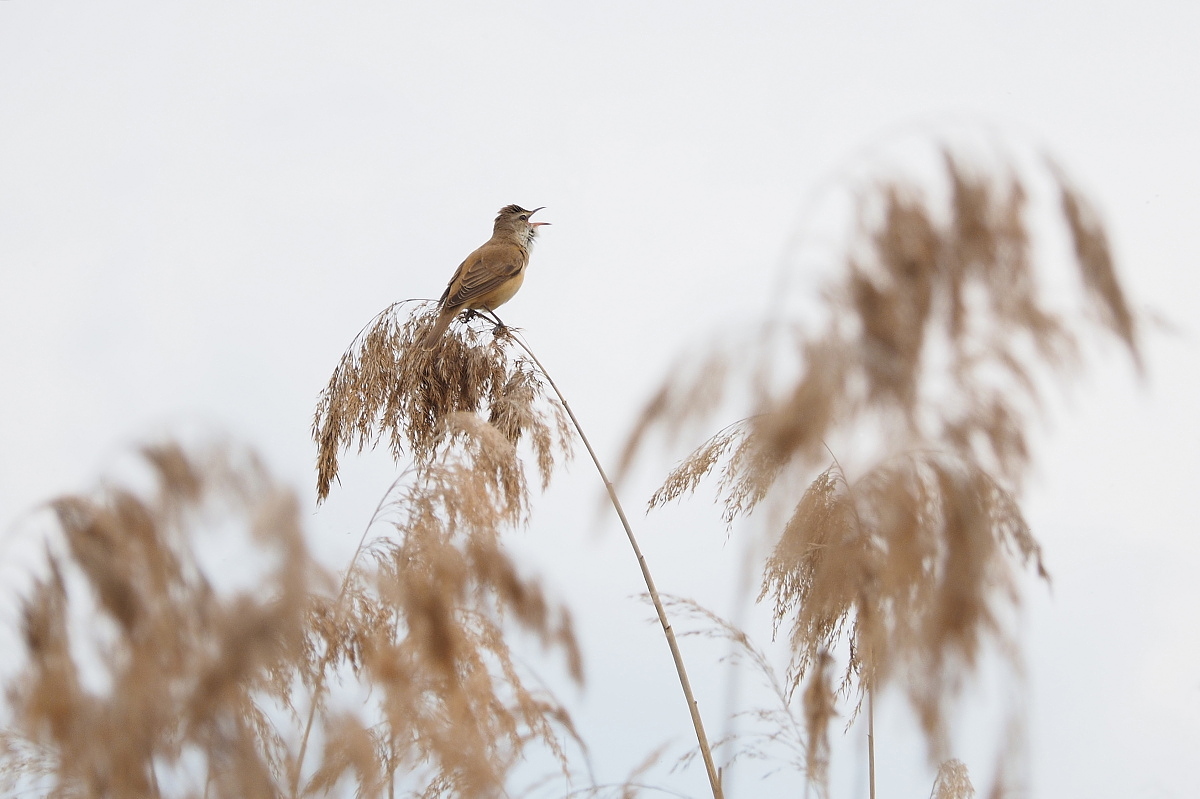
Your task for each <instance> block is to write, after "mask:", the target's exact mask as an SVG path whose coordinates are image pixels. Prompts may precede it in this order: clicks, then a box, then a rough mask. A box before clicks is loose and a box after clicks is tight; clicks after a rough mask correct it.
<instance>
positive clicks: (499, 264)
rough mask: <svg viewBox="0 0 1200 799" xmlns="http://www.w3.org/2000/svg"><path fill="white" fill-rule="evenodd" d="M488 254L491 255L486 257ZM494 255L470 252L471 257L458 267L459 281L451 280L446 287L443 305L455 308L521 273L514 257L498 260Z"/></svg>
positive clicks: (485, 294)
mask: <svg viewBox="0 0 1200 799" xmlns="http://www.w3.org/2000/svg"><path fill="white" fill-rule="evenodd" d="M489 255H490V256H491V257H488V256H489ZM495 255H496V254H495V253H472V255H471V257H470V258H468V259H467V260H466V261H465V262H464V263H463V264H462V266H460V267H459V270H460V274H461V276H462V279H461V281H451V283H450V286H448V287H447V288H448V290H449V296H448V297H447V299H446V302H445V307H447V308H455V307H458V306H460V305H466V304H467V303H470V302H471V301H473V300H478V299H480V298H482V297H486V296H487V295H488V294H490V293H491V292H493V291H495V290H496V289H497V288H499V287H500V286H502V285H504V284H505V283H507V282H508V281H509V280H512V279H513V278H514V277H516V276H517V275H519V274H520V273H521V265H520V263H519V262H518V261H517V259H516V258H515V257H514V258H512V259H511V260H509V259H504V260H500V259H497V258H496V257H495ZM455 277H456V278H457V277H458V276H457V275H456V276H455ZM455 283H457V285H455Z"/></svg>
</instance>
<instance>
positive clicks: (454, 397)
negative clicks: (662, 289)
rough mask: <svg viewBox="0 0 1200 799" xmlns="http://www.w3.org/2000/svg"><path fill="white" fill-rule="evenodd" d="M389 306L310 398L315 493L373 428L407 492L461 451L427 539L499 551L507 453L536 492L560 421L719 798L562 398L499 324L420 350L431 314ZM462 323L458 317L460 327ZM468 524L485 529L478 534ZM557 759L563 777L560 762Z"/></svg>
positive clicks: (520, 482)
mask: <svg viewBox="0 0 1200 799" xmlns="http://www.w3.org/2000/svg"><path fill="white" fill-rule="evenodd" d="M396 308H397V306H396V305H393V306H391V307H389V308H387V309H385V310H384V311H383V312H382V313H381V314H380V315H379V316H377V317H376V319H375V320H374V322H372V323H371V324H370V325H368V327H367V328H365V329H364V331H363V332H362V333H360V334H359V336H358V337H356V339H355V342H354V343H353V344H352V345H351V347H350V349H348V350H347V351H346V353H345V354H344V355H343V356H342V360H341V362H340V363H339V364H338V367H337V369H336V370H335V371H334V374H333V377H332V378H331V379H330V381H329V385H328V386H327V387H326V389H325V391H324V392H323V394H322V395H321V400H320V402H319V404H318V407H317V413H316V418H315V419H314V421H313V437H314V438H315V439H316V441H317V444H318V449H319V456H318V467H317V472H318V477H317V488H318V495H319V496H320V497H321V498H324V497H325V496H326V495H327V494H328V491H329V487H330V484H331V482H332V480H333V479H335V478H336V476H337V455H338V452H339V451H341V450H342V449H345V448H347V447H349V446H351V445H352V444H353V443H354V442H357V444H358V446H359V448H360V449H361V448H362V447H364V446H368V445H374V444H375V443H376V442H378V441H380V440H381V439H382V437H383V435H384V433H386V434H387V436H388V440H389V442H390V444H391V451H392V455H393V458H394V459H395V460H396V461H397V462H399V461H400V460H401V458H402V457H403V456H404V453H405V448H406V447H407V450H408V454H409V456H410V457H411V458H412V461H413V464H414V468H415V471H416V473H417V484H418V485H424V484H425V483H427V482H437V476H438V475H439V474H441V472H439V469H442V468H443V467H442V462H443V460H444V459H446V458H447V457H451V456H452V455H454V454H455V453H461V454H465V455H466V457H462V455H461V454H460V460H462V461H463V463H464V469H463V471H461V472H459V473H453V474H447V475H446V477H445V479H443V480H442V483H441V485H442V486H443V488H439V489H437V490H436V491H435V493H436V495H437V496H438V497H439V500H440V502H441V504H440V505H439V507H438V508H437V510H438V511H439V512H438V513H436V514H429V515H427V516H426V518H427V519H429V520H431V523H432V521H433V520H444V527H443V528H442V532H440V533H439V534H437V535H436V536H434V537H435V538H440V539H446V538H450V537H453V536H455V535H458V534H462V535H465V536H466V538H467V540H468V541H479V540H483V539H486V540H487V541H488V547H489V551H490V552H492V553H499V551H500V550H499V546H498V544H497V543H496V535H497V532H496V531H497V528H498V525H500V524H507V525H513V524H517V523H521V522H523V521H524V520H525V514H526V511H527V505H528V491H527V489H526V484H525V479H524V471H523V467H522V464H521V461H520V460H519V459H518V458H517V457H516V454H515V453H516V446H517V445H518V444H519V443H520V442H521V440H522V439H523V438H524V439H526V440H527V441H528V442H529V444H530V445H531V448H532V449H533V451H534V452H535V453H536V456H537V464H538V470H539V472H540V475H541V479H542V485H543V487H545V486H546V484H547V483H548V481H549V479H550V474H551V471H552V469H553V467H554V464H555V456H556V454H559V455H566V454H568V444H569V441H570V439H569V434H570V429H569V427H568V422H567V419H568V418H569V419H570V424H573V425H574V428H575V431H576V432H578V434H579V436H580V439H581V440H582V441H583V443H584V446H585V447H586V448H587V450H588V454H589V455H590V456H591V458H592V461H593V463H594V465H595V467H596V470H597V472H598V473H599V476H600V478H601V480H602V481H603V482H604V485H605V488H606V490H607V491H608V495H609V499H610V500H611V502H612V504H613V508H614V510H615V511H616V513H617V516H618V517H619V518H620V520H621V524H622V526H623V527H624V529H625V533H626V535H627V537H628V539H629V543H630V546H631V547H632V549H633V553H634V555H635V557H636V558H637V562H638V566H639V568H640V569H641V572H642V576H643V578H644V579H645V581H646V588H647V591H648V592H649V595H650V598H651V600H652V602H653V603H654V607H655V609H656V610H657V612H658V618H659V622H660V623H661V624H662V628H663V634H664V636H665V637H666V640H667V644H668V646H669V648H670V650H671V656H672V659H673V661H674V664H675V669H676V672H677V674H678V676H679V681H680V686H681V687H682V689H683V693H684V698H685V700H686V702H687V706H688V712H689V714H690V716H691V720H692V725H693V727H694V729H695V732H696V739H697V744H698V747H699V753H700V755H701V757H702V759H703V761H704V766H705V771H706V773H707V776H708V780H709V784H710V787H711V788H712V791H713V795H714V797H715V798H716V799H720V797H721V796H722V791H721V785H720V777H719V774H718V771H717V768H716V765H715V762H714V761H713V757H712V751H711V748H710V747H709V743H708V738H707V736H706V734H705V731H704V725H703V722H702V720H701V718H700V712H699V708H698V705H697V703H696V700H695V696H694V695H693V692H692V687H691V682H690V681H689V679H688V675H687V670H686V668H685V666H684V662H683V656H682V654H681V653H680V651H679V646H678V642H677V641H676V638H675V634H674V632H673V631H672V628H671V625H670V622H669V621H668V619H667V616H666V611H665V608H664V606H663V603H662V600H661V598H660V596H659V593H658V589H657V588H656V587H655V585H654V579H653V577H652V576H651V574H650V569H649V566H648V565H647V563H646V559H645V557H644V556H643V555H642V552H641V548H640V546H639V545H638V542H637V539H636V537H635V536H634V534H633V529H632V528H631V527H630V524H629V520H628V518H627V517H626V515H625V511H624V509H623V508H622V506H621V502H620V500H619V498H618V497H617V493H616V489H615V488H614V486H613V484H612V481H611V480H609V478H608V475H607V474H606V473H605V470H604V468H603V466H602V465H601V463H600V460H599V458H598V457H597V456H596V452H595V450H594V449H593V448H592V446H591V443H590V442H589V441H588V439H587V436H586V435H585V434H584V432H583V428H582V426H581V425H580V424H579V421H578V419H576V418H575V415H574V413H573V412H572V411H571V408H570V406H568V405H567V403H566V400H565V398H564V397H563V396H562V393H561V392H560V391H559V389H558V387H557V386H556V385H555V384H554V382H553V381H552V380H551V379H550V378H549V376H548V375H547V374H546V372H545V370H544V368H543V367H542V365H541V363H540V362H538V360H537V358H536V356H535V355H534V354H533V352H532V350H530V349H529V347H528V346H527V345H526V344H525V343H524V342H523V341H521V340H520V339H519V338H517V337H515V336H513V335H512V334H511V333H510V332H509V331H508V330H507V328H504V327H496V328H493V329H492V331H491V335H490V337H488V338H486V339H485V337H484V336H485V334H483V333H481V332H479V331H477V330H475V329H474V328H472V327H471V326H470V325H469V324H459V325H456V326H455V327H454V328H452V329H451V331H450V332H449V334H448V335H446V336H444V337H443V340H442V343H441V344H440V345H439V346H438V347H437V348H436V349H434V350H425V349H424V348H422V347H420V346H419V343H420V342H422V341H423V340H424V337H425V335H426V333H427V331H428V329H429V328H430V326H431V325H432V324H433V319H434V317H435V315H436V314H435V313H432V312H429V311H424V312H421V311H419V312H418V313H416V314H414V315H412V316H410V317H409V318H408V319H407V320H404V321H401V320H399V319H397V318H396V316H395V310H396ZM472 318H473V317H471V316H467V320H468V322H469V321H470V320H471V319H472ZM509 342H516V345H517V346H516V347H515V348H514V347H509V346H507V345H508V343H509ZM518 349H519V350H520V352H518V351H517V350H518ZM510 350H512V352H510ZM521 352H523V353H524V354H521ZM543 378H544V381H545V382H544V383H543ZM545 384H549V386H550V388H551V389H552V390H553V391H554V393H555V394H556V395H557V398H558V399H557V402H555V401H552V400H549V399H548V398H547V397H546V396H545V391H544V386H545ZM485 419H486V421H485ZM480 472H482V474H484V475H486V476H487V477H486V478H485V480H491V479H492V477H493V476H494V477H497V478H498V479H496V480H494V481H492V482H489V483H488V485H486V486H481V485H480V484H479V481H478V477H479V473H480ZM479 499H487V500H489V501H490V504H488V503H486V502H485V503H483V504H482V506H481V507H483V508H484V512H483V513H482V514H481V515H480V516H478V517H477V518H476V519H474V520H472V521H473V523H474V527H472V526H471V525H467V526H466V528H465V529H464V525H463V521H464V519H463V518H460V517H461V516H462V514H461V512H460V511H459V508H460V507H464V508H465V507H468V506H469V505H471V504H472V503H475V504H478V503H479ZM476 528H478V530H482V531H484V532H477V530H476ZM423 529H424V527H422V526H417V527H413V526H411V525H410V526H406V527H405V529H404V530H402V534H403V535H404V536H405V537H406V540H409V539H412V538H413V535H414V532H416V531H420V530H423ZM398 582H399V581H398ZM564 618H566V617H565V614H564ZM557 640H558V641H559V642H560V643H562V644H563V646H564V647H565V648H566V649H567V650H568V651H569V652H570V653H572V654H573V655H574V657H573V659H572V669H573V672H575V673H578V671H579V669H580V665H579V662H578V656H577V654H575V650H574V646H575V644H574V639H573V638H572V637H571V635H570V629H569V627H564V628H563V629H562V630H561V632H560V635H559V636H558V639H557ZM495 646H496V647H498V649H497V652H495V653H494V654H496V656H497V657H500V658H501V659H502V660H503V659H505V658H507V656H508V655H507V649H505V648H504V645H503V641H502V640H501V639H499V637H497V640H496V641H495ZM547 741H548V739H547ZM561 762H562V765H563V770H564V773H566V772H567V771H568V768H567V763H566V762H565V761H561Z"/></svg>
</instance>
